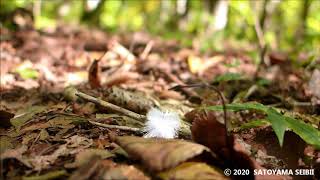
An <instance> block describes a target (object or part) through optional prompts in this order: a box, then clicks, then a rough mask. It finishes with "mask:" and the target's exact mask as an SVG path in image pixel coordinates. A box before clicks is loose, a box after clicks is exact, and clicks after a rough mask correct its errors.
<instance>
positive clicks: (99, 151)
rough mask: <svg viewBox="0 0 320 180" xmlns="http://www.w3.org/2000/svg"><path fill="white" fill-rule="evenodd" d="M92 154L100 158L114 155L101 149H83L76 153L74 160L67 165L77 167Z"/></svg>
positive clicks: (84, 162)
mask: <svg viewBox="0 0 320 180" xmlns="http://www.w3.org/2000/svg"><path fill="white" fill-rule="evenodd" d="M93 156H99V157H100V158H101V159H106V158H110V157H114V154H112V153H111V152H109V151H107V150H103V149H85V150H83V151H81V152H80V153H78V154H77V155H76V158H75V162H74V163H71V164H68V165H67V166H68V167H79V166H82V165H84V164H86V163H88V162H89V160H90V159H91V158H92V157H93Z"/></svg>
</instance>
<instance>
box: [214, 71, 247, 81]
mask: <svg viewBox="0 0 320 180" xmlns="http://www.w3.org/2000/svg"><path fill="white" fill-rule="evenodd" d="M241 79H244V77H243V76H242V75H241V74H239V73H225V74H222V75H220V76H217V77H216V78H215V79H214V82H226V81H236V80H241Z"/></svg>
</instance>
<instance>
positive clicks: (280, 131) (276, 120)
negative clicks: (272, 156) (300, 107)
mask: <svg viewBox="0 0 320 180" xmlns="http://www.w3.org/2000/svg"><path fill="white" fill-rule="evenodd" d="M267 120H269V121H270V123H271V126H272V128H273V130H274V132H275V133H276V135H277V138H278V140H279V144H280V146H282V145H283V138H284V133H285V131H286V129H287V127H288V124H287V122H286V120H285V118H284V117H283V116H282V115H281V114H280V113H278V112H277V111H276V110H274V109H269V111H268V112H267Z"/></svg>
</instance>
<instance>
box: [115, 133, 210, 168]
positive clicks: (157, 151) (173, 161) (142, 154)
mask: <svg viewBox="0 0 320 180" xmlns="http://www.w3.org/2000/svg"><path fill="white" fill-rule="evenodd" d="M115 142H116V143H117V144H119V145H120V146H121V147H122V148H123V149H124V150H125V151H126V152H127V153H128V154H129V156H130V157H131V158H133V159H137V160H141V161H142V163H143V164H144V165H145V166H146V167H147V168H149V169H150V170H152V171H161V170H165V169H168V168H171V167H174V166H176V165H178V164H180V163H181V162H184V161H186V160H188V159H191V158H193V157H195V156H197V155H200V154H202V153H203V152H205V151H206V152H210V150H209V149H208V148H206V147H205V146H202V145H200V144H195V143H192V142H188V141H184V140H177V139H170V140H169V139H156V138H142V137H134V136H117V137H116V139H115Z"/></svg>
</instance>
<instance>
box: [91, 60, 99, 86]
mask: <svg viewBox="0 0 320 180" xmlns="http://www.w3.org/2000/svg"><path fill="white" fill-rule="evenodd" d="M100 74H101V69H100V66H99V60H96V59H95V60H94V61H93V63H92V64H91V66H90V68H89V73H88V76H89V77H88V79H89V84H90V86H91V88H99V87H101V80H100Z"/></svg>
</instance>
